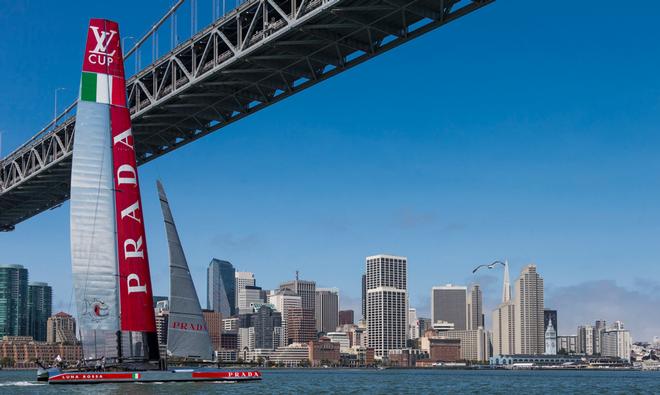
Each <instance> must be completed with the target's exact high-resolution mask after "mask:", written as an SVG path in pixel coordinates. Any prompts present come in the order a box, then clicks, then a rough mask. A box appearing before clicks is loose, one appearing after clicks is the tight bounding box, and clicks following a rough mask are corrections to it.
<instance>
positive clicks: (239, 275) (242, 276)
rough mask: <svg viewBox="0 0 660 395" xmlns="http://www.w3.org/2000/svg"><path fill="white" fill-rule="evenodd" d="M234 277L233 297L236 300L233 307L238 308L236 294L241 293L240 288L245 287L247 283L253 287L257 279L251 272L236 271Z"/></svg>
mask: <svg viewBox="0 0 660 395" xmlns="http://www.w3.org/2000/svg"><path fill="white" fill-rule="evenodd" d="M235 278H236V281H235V287H236V289H235V293H236V296H235V297H234V298H235V299H234V300H236V306H235V307H236V308H237V309H238V308H240V306H239V305H238V304H239V301H238V299H239V297H238V295H239V294H240V293H241V289H243V288H245V287H246V286H248V285H249V286H252V287H254V286H256V285H257V281H256V280H255V278H254V273H251V272H236V275H235Z"/></svg>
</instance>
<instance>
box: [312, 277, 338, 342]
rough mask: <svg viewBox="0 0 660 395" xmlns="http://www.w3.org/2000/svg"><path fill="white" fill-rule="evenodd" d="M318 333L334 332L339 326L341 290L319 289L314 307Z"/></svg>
mask: <svg viewBox="0 0 660 395" xmlns="http://www.w3.org/2000/svg"><path fill="white" fill-rule="evenodd" d="M314 316H315V321H316V331H317V332H323V333H328V332H334V331H336V330H337V326H339V290H338V289H337V288H317V289H316V301H315V305H314Z"/></svg>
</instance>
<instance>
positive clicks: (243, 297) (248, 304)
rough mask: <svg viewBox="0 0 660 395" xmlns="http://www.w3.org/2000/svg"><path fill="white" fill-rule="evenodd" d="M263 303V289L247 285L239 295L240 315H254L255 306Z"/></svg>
mask: <svg viewBox="0 0 660 395" xmlns="http://www.w3.org/2000/svg"><path fill="white" fill-rule="evenodd" d="M263 302H264V300H263V299H262V298H261V287H255V286H252V285H246V286H244V287H243V288H242V289H241V291H240V292H239V293H238V313H239V314H249V313H252V312H253V307H252V306H253V305H254V304H261V303H263Z"/></svg>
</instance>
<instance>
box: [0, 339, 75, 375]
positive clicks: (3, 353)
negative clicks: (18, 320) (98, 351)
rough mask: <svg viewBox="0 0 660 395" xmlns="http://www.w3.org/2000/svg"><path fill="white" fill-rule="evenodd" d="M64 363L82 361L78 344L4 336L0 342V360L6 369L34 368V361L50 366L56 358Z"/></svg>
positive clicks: (35, 365)
mask: <svg viewBox="0 0 660 395" xmlns="http://www.w3.org/2000/svg"><path fill="white" fill-rule="evenodd" d="M58 355H59V356H60V357H61V358H62V360H63V361H64V362H70V363H73V362H76V361H78V360H80V359H82V347H81V346H80V344H62V343H46V342H38V341H35V340H34V339H32V337H31V336H4V337H3V338H2V340H1V341H0V360H3V363H5V364H7V365H8V367H15V368H35V367H37V364H36V363H35V361H36V360H39V361H43V362H44V363H46V364H52V363H53V361H54V360H55V358H56V357H57V356H58Z"/></svg>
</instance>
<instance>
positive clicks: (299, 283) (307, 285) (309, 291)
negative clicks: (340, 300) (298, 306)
mask: <svg viewBox="0 0 660 395" xmlns="http://www.w3.org/2000/svg"><path fill="white" fill-rule="evenodd" d="M280 289H290V290H291V291H293V292H294V293H295V294H296V295H298V296H300V298H301V302H302V307H303V308H305V309H309V310H312V311H314V307H315V306H316V283H315V282H314V281H308V280H300V279H299V278H298V272H296V279H295V280H292V281H287V282H284V283H282V284H280Z"/></svg>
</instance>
